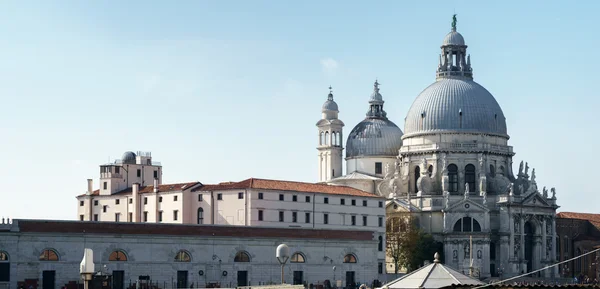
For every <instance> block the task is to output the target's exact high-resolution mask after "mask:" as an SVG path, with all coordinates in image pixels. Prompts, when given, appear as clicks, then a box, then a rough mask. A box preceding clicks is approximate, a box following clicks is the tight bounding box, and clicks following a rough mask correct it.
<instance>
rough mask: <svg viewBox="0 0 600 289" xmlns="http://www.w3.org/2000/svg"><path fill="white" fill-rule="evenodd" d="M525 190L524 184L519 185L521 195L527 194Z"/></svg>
mask: <svg viewBox="0 0 600 289" xmlns="http://www.w3.org/2000/svg"><path fill="white" fill-rule="evenodd" d="M524 190H525V188H524V187H523V184H519V195H523V193H525V191H524Z"/></svg>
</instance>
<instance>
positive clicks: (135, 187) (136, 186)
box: [131, 183, 140, 198]
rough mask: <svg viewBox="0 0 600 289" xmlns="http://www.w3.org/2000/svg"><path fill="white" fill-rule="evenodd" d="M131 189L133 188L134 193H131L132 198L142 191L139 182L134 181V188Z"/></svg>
mask: <svg viewBox="0 0 600 289" xmlns="http://www.w3.org/2000/svg"><path fill="white" fill-rule="evenodd" d="M131 190H132V192H133V193H132V194H131V197H132V198H135V197H137V195H138V194H139V193H140V184H139V183H134V184H133V188H132V189H131Z"/></svg>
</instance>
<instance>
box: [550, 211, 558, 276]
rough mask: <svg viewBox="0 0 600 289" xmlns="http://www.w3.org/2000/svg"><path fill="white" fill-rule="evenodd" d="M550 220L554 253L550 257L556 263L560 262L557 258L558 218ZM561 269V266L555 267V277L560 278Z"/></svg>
mask: <svg viewBox="0 0 600 289" xmlns="http://www.w3.org/2000/svg"><path fill="white" fill-rule="evenodd" d="M550 219H551V220H552V252H551V253H550V256H552V262H556V261H558V257H557V256H556V218H555V217H551V218H550ZM559 267H560V266H555V267H553V268H552V274H553V276H558V274H559V271H558V269H559Z"/></svg>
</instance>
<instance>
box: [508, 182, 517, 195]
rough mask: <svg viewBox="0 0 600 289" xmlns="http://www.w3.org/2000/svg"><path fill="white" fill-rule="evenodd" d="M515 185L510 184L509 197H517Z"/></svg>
mask: <svg viewBox="0 0 600 289" xmlns="http://www.w3.org/2000/svg"><path fill="white" fill-rule="evenodd" d="M514 186H515V184H514V183H509V184H508V195H509V196H514V195H515V192H514V191H515V189H514Z"/></svg>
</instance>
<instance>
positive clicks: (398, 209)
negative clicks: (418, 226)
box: [385, 199, 420, 214]
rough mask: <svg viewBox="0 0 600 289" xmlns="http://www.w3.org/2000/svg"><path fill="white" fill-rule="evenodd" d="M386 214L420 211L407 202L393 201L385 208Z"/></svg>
mask: <svg viewBox="0 0 600 289" xmlns="http://www.w3.org/2000/svg"><path fill="white" fill-rule="evenodd" d="M385 211H386V213H387V214H393V213H408V212H418V211H420V209H419V208H417V207H416V206H415V205H413V204H410V203H409V202H408V201H407V200H400V199H393V200H391V201H390V202H389V203H387V205H386V206H385Z"/></svg>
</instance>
